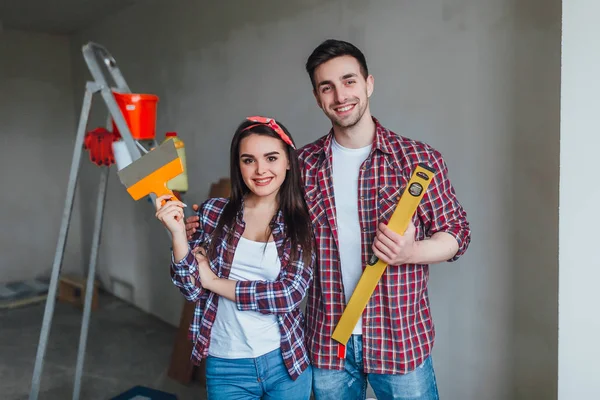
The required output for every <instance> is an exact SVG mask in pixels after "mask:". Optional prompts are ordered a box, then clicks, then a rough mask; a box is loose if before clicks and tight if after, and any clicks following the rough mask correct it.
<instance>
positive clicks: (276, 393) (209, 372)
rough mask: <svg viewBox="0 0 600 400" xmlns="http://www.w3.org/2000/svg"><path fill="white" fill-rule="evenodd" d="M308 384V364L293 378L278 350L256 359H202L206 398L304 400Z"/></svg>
mask: <svg viewBox="0 0 600 400" xmlns="http://www.w3.org/2000/svg"><path fill="white" fill-rule="evenodd" d="M311 386H312V367H311V366H309V367H308V368H307V369H306V370H304V372H303V373H302V374H301V375H300V376H299V377H298V378H297V379H296V380H295V381H293V380H292V378H290V375H289V374H288V371H287V368H286V367H285V364H284V363H283V357H282V356H281V350H280V349H277V350H273V351H271V352H269V353H267V354H265V355H262V356H260V357H257V358H237V359H226V358H218V357H212V356H208V357H207V358H206V390H207V394H208V400H221V399H223V400H225V399H226V400H241V399H265V400H279V399H281V400H283V399H285V400H287V399H290V400H308V399H309V398H310V392H311Z"/></svg>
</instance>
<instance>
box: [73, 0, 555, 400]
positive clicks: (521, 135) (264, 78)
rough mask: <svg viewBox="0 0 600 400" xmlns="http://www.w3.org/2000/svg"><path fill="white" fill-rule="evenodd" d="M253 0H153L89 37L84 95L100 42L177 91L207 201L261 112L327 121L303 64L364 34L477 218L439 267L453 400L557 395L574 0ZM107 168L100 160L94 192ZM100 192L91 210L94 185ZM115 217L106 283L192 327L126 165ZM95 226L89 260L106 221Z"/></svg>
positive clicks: (443, 375)
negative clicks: (566, 66)
mask: <svg viewBox="0 0 600 400" xmlns="http://www.w3.org/2000/svg"><path fill="white" fill-rule="evenodd" d="M242 4H246V3H244V2H240V1H234V0H228V1H222V2H218V3H213V4H211V7H210V8H208V7H206V4H204V3H202V2H196V3H194V4H190V3H185V4H184V3H183V2H169V3H168V4H167V3H165V2H160V1H147V2H144V3H143V4H141V5H139V6H137V7H134V8H132V9H129V10H127V11H125V12H123V13H121V14H119V15H118V16H116V17H114V18H111V19H109V20H107V21H105V22H102V23H100V24H98V25H97V26H95V27H93V28H91V29H89V30H87V31H85V32H82V33H81V34H79V35H77V37H75V38H74V40H73V50H72V51H73V52H72V56H73V63H74V64H73V65H74V67H73V68H74V72H75V76H76V80H75V91H76V93H77V91H80V90H82V88H83V85H84V82H85V79H87V77H88V74H87V72H86V69H85V65H84V63H83V60H82V58H81V53H80V46H81V45H82V44H83V43H84V42H86V41H88V40H92V41H97V42H100V43H102V44H103V45H105V46H107V47H108V49H109V50H110V51H111V53H112V54H113V55H114V56H115V58H116V60H117V62H118V63H119V65H120V67H121V69H122V71H123V73H124V74H125V77H126V79H127V80H128V82H129V83H130V86H131V88H132V89H133V90H134V91H137V92H151V93H155V94H157V95H159V96H160V103H159V115H158V127H159V133H161V134H162V133H164V132H165V131H167V130H176V131H178V132H179V133H180V135H181V137H182V138H183V139H184V140H185V142H186V146H187V152H188V168H189V177H190V182H191V189H190V192H189V194H188V196H187V198H188V199H189V200H188V203H191V202H193V201H196V202H200V201H202V200H203V199H204V198H205V197H206V195H207V191H208V188H209V185H210V183H211V182H213V181H215V180H217V179H218V178H220V177H222V176H226V175H227V157H226V154H227V150H228V145H229V140H230V137H231V135H232V133H233V130H234V128H235V126H236V125H237V124H238V123H239V122H240V120H241V119H242V118H243V117H244V116H246V115H249V114H267V115H273V116H276V117H277V118H278V119H280V120H282V121H283V122H284V123H285V124H286V125H287V126H288V127H289V128H290V130H291V131H292V133H293V134H294V136H295V137H296V139H297V141H298V142H299V143H301V144H304V143H307V142H309V141H312V140H314V139H316V138H317V137H319V136H321V135H323V134H324V133H326V132H327V130H328V127H329V122H328V120H327V119H326V118H325V117H324V116H323V115H322V113H321V112H320V111H319V110H318V109H317V108H316V106H315V102H314V99H313V98H312V95H311V88H310V83H309V80H308V77H307V76H306V74H305V72H304V70H303V63H304V61H305V59H306V57H307V56H308V54H309V53H310V51H311V50H312V49H313V48H314V47H315V46H316V45H317V44H318V43H319V42H320V41H321V40H323V39H324V38H327V37H337V38H343V39H346V40H349V41H352V42H354V43H355V44H357V45H358V46H359V47H361V48H362V49H363V50H364V51H365V53H366V55H367V58H368V60H369V66H370V69H371V72H372V73H373V74H374V76H375V92H374V95H373V97H372V111H373V113H374V115H375V116H376V117H378V118H379V119H380V120H381V121H382V123H383V124H385V125H386V126H388V127H389V128H391V129H393V130H395V131H396V132H397V133H400V134H403V135H406V136H409V137H412V138H415V139H419V140H423V141H426V142H428V143H430V144H431V145H433V146H434V147H436V148H437V149H439V150H440V151H441V152H442V153H443V154H444V156H445V158H446V161H447V162H448V165H449V168H450V177H451V179H452V181H453V183H454V185H455V187H456V190H457V192H458V195H459V198H460V199H461V201H462V203H463V205H464V206H465V207H466V209H467V211H468V213H469V219H470V220H471V222H472V226H473V242H472V245H471V249H470V250H469V252H468V253H467V254H466V255H465V256H464V257H463V258H462V259H461V260H460V261H459V262H458V263H455V264H443V265H437V266H434V267H433V268H432V273H431V285H430V293H431V298H432V306H433V310H432V312H433V317H434V320H435V322H436V327H437V333H438V336H437V341H436V345H435V351H434V363H435V367H436V369H437V375H438V382H439V386H440V391H441V395H442V398H445V399H486V400H487V399H489V400H494V399H520V398H522V399H550V398H555V396H556V375H557V343H556V341H557V295H558V294H557V276H558V264H557V237H558V236H557V235H558V227H557V203H558V161H557V157H558V150H559V125H558V115H557V114H558V112H559V102H558V101H559V81H560V2H559V1H557V0H552V1H542V0H536V1H533V0H530V1H519V2H515V1H513V0H478V1H474V0H473V1H466V0H438V1H427V2H425V1H422V2H421V1H420V2H415V1H408V0H405V1H397V0H393V1H392V0H388V1H382V0H378V1H365V0H360V1H358V0H357V1H341V0H338V1H333V0H329V1H326V0H321V1H318V0H313V1H293V2H292V1H288V2H279V1H274V0H273V1H266V0H263V1H255V2H253V7H252V8H248V7H245V6H243V5H242ZM76 101H77V97H76ZM100 108H101V107H100ZM101 111H103V110H101ZM100 115H101V113H97V114H96V116H95V121H96V122H95V123H96V124H102V122H103V121H102V118H101V117H100ZM95 173H96V171H93V170H92V169H90V170H88V171H86V182H91V183H90V184H89V185H90V186H89V187H90V188H92V187H94V185H93V182H94V179H95V178H94V177H95V176H96V175H94V174H95ZM86 184H87V183H86ZM84 198H85V199H86V200H85V201H84V204H85V205H86V207H89V209H88V208H84V209H83V214H84V216H85V215H90V216H91V214H92V210H93V202H94V198H95V197H93V196H84ZM107 212H108V215H107V219H106V223H105V231H104V236H103V245H102V249H101V251H102V252H101V255H100V268H102V269H103V270H104V271H107V274H108V275H110V276H111V277H112V278H107V279H106V280H107V281H109V280H110V282H107V284H108V285H109V286H111V287H113V290H114V291H115V292H116V293H117V294H118V295H120V296H123V297H125V298H129V299H131V300H132V301H133V302H134V303H135V304H137V305H138V306H140V307H142V308H143V309H145V310H147V311H149V312H151V313H153V314H155V315H157V316H159V317H160V318H163V319H165V320H167V321H169V322H171V323H174V324H176V323H178V318H179V312H180V307H181V296H179V294H178V292H177V291H176V289H175V288H174V287H173V285H172V284H171V283H170V281H169V276H168V261H169V259H168V254H169V250H168V247H169V243H168V240H167V237H166V235H165V234H164V232H163V231H162V230H161V228H160V226H159V224H158V222H157V221H155V220H154V217H153V212H152V210H151V208H150V206H149V205H146V204H134V202H133V201H132V200H131V199H130V198H129V197H128V196H127V194H126V193H125V191H124V189H123V188H122V187H121V186H120V183H119V182H118V179H117V178H116V176H115V175H114V174H113V175H112V176H111V181H110V185H109V194H108V203H107ZM83 226H84V238H86V239H85V240H84V255H85V251H87V250H85V249H86V246H85V241H88V242H89V238H90V237H91V217H86V218H84V220H83ZM115 282H116V283H115ZM119 282H121V283H119Z"/></svg>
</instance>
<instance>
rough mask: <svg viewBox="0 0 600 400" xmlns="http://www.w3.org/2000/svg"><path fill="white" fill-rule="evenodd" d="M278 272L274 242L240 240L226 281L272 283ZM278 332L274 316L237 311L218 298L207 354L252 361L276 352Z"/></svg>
mask: <svg viewBox="0 0 600 400" xmlns="http://www.w3.org/2000/svg"><path fill="white" fill-rule="evenodd" d="M280 271H281V261H280V260H279V255H278V254H277V247H276V245H275V242H269V243H266V248H265V243H263V242H255V241H252V240H249V239H246V238H244V237H241V238H240V241H239V243H238V245H237V248H236V250H235V255H234V256H233V262H232V263H231V271H230V272H229V278H230V279H235V280H238V281H256V280H263V281H274V280H275V279H277V276H279V272H280ZM280 342H281V333H280V331H279V324H278V323H277V315H274V314H261V313H259V312H257V311H239V310H238V308H237V306H236V303H235V302H233V301H231V300H228V299H226V298H225V297H222V296H221V297H219V305H218V308H217V316H216V318H215V322H214V324H213V327H212V330H211V335H210V346H209V348H208V354H210V355H211V356H213V357H220V358H256V357H259V356H262V355H264V354H266V353H268V352H270V351H273V350H275V349H278V348H279V347H280Z"/></svg>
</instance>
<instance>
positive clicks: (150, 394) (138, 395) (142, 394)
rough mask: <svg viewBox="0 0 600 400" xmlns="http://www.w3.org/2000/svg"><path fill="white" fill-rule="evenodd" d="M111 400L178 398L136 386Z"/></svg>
mask: <svg viewBox="0 0 600 400" xmlns="http://www.w3.org/2000/svg"><path fill="white" fill-rule="evenodd" d="M111 400H177V396H175V395H174V394H171V393H167V392H161V391H160V390H156V389H150V388H147V387H144V386H135V387H133V388H131V389H129V390H128V391H126V392H125V393H121V394H120V395H118V396H117V397H113V398H112V399H111Z"/></svg>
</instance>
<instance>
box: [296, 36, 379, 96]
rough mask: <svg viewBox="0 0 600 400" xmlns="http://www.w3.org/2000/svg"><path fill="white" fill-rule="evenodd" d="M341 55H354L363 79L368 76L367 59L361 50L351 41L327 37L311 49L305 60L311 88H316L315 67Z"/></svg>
mask: <svg viewBox="0 0 600 400" xmlns="http://www.w3.org/2000/svg"><path fill="white" fill-rule="evenodd" d="M341 56H351V57H354V58H355V59H356V60H357V61H358V63H359V64H360V72H361V73H362V74H363V76H364V77H365V79H366V78H367V76H369V69H368V68H367V60H366V58H365V55H364V54H363V53H362V51H360V50H359V49H358V48H357V47H356V46H354V45H353V44H352V43H348V42H344V41H343V40H336V39H327V40H325V41H324V42H323V43H321V44H320V45H319V46H317V48H316V49H314V50H313V52H312V54H311V55H310V56H309V57H308V60H307V61H306V72H308V75H309V76H310V81H311V82H312V85H313V89H316V84H315V69H317V67H318V66H319V65H321V64H323V63H326V62H327V61H329V60H331V59H333V58H336V57H341Z"/></svg>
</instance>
